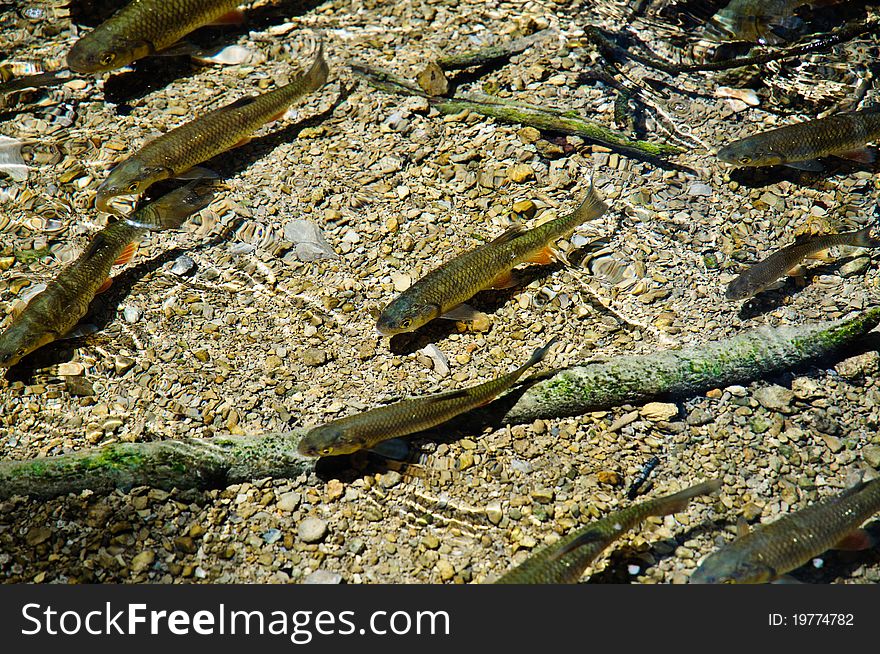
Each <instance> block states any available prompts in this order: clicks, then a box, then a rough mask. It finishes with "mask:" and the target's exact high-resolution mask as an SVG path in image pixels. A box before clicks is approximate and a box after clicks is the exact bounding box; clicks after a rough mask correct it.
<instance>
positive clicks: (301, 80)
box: [95, 46, 329, 211]
mask: <svg viewBox="0 0 880 654" xmlns="http://www.w3.org/2000/svg"><path fill="white" fill-rule="evenodd" d="M328 74H329V68H328V67H327V62H326V61H325V60H324V48H323V46H322V47H319V48H318V55H317V57H316V58H315V61H314V62H313V63H312V65H311V67H310V68H309V69H308V70H307V71H306V72H304V73H303V74H301V75H298V76H297V77H296V78H294V79H293V80H292V81H291V82H290V83H289V84H285V85H284V86H282V87H280V88H277V89H275V90H274V91H269V92H268V93H263V94H262V95H257V96H253V97H251V96H246V97H244V98H239V99H238V100H236V101H235V102H233V103H231V104H228V105H226V106H224V107H220V108H219V109H214V110H213V111H211V112H209V113H207V114H205V115H204V116H200V117H199V118H196V119H195V120H192V121H190V122H188V123H185V124H183V125H181V126H180V127H176V128H175V129H172V130H171V131H170V132H167V133H166V134H163V135H162V136H160V137H158V138H156V139H155V140H153V141H150V142H149V143H147V144H146V145H145V146H144V147H142V148H141V149H140V150H139V151H138V152H137V153H135V154H134V155H132V156H131V157H129V158H128V159H126V160H125V161H122V162H121V163H119V164H117V165H116V166H115V167H114V168H113V170H111V171H110V174H109V175H108V176H107V179H105V180H104V181H103V182H102V183H101V185H100V186H99V187H98V195H97V199H96V201H95V204H96V206H97V207H98V209H99V210H101V211H109V202H110V200H111V199H112V198H114V197H116V196H118V195H129V194H139V193H143V192H144V191H145V190H146V189H147V187H148V186H150V185H151V184H155V183H156V182H158V181H161V180H163V179H168V178H169V177H181V176H187V177H189V178H197V177H199V176H202V177H211V176H216V175H213V174H212V173H210V172H209V171H204V170H199V169H198V168H197V166H196V165H197V164H200V163H202V162H203V161H207V160H208V159H210V158H211V157H214V156H216V155H218V154H220V153H222V152H226V151H227V150H229V149H230V148H234V147H236V146H238V145H242V144H244V143H247V141H248V140H249V139H250V135H251V133H252V132H254V131H256V130H257V129H259V128H260V127H261V126H262V125H264V124H265V123H268V122H270V121H273V120H277V119H278V118H280V117H281V116H283V115H284V113H285V112H286V111H287V108H288V107H289V106H290V105H291V103H292V102H294V100H296V99H297V98H300V97H301V96H303V95H305V94H307V93H311V92H312V91H314V90H316V89H319V88H320V87H321V86H323V85H324V82H326V81H327V75H328Z"/></svg>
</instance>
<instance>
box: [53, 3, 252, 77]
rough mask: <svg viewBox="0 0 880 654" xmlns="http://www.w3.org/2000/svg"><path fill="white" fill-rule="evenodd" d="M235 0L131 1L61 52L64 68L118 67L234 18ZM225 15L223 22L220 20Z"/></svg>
mask: <svg viewBox="0 0 880 654" xmlns="http://www.w3.org/2000/svg"><path fill="white" fill-rule="evenodd" d="M239 4H241V2H240V0H132V2H130V3H129V4H127V5H126V6H125V7H123V8H122V9H120V10H119V11H117V12H116V13H115V14H113V15H112V16H111V17H110V18H108V19H107V20H106V21H104V22H103V23H101V24H100V25H98V27H96V28H95V29H94V30H92V31H91V32H89V33H88V34H86V35H85V36H83V37H82V38H81V39H79V40H78V41H77V42H76V43H74V44H73V47H72V48H71V49H70V50H69V51H68V53H67V66H68V68H70V69H71V70H73V71H76V72H78V73H103V72H106V71H110V70H115V69H117V68H122V67H123V66H127V65H128V64H130V63H132V62H134V61H137V60H138V59H141V58H143V57H146V56H148V55H151V54H155V53H156V52H160V51H162V50H165V49H167V48H169V47H170V46H172V45H174V44H176V43H177V42H178V41H179V40H180V39H181V37H183V36H185V35H186V34H189V33H190V32H192V31H193V30H196V29H198V28H199V27H202V26H204V25H210V24H213V23H218V22H230V20H231V19H232V18H233V17H234V18H238V19H239V20H240V16H241V14H240V12H237V11H236V7H238V5H239ZM224 19H226V20H224Z"/></svg>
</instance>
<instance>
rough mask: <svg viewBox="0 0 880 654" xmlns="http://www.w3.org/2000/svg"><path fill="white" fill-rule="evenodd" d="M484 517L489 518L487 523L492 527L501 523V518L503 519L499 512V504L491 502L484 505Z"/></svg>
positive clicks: (496, 501)
mask: <svg viewBox="0 0 880 654" xmlns="http://www.w3.org/2000/svg"><path fill="white" fill-rule="evenodd" d="M486 517H487V518H489V522H491V523H492V524H493V525H497V524H498V523H499V522H501V518H502V517H503V513H502V512H501V502H499V501H498V500H493V501H491V502H489V503H488V504H487V505H486Z"/></svg>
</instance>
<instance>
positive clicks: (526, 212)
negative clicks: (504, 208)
mask: <svg viewBox="0 0 880 654" xmlns="http://www.w3.org/2000/svg"><path fill="white" fill-rule="evenodd" d="M511 209H512V210H513V212H514V213H518V214H520V215H522V216H525V217H526V218H531V217H532V216H534V215H535V211H536V209H537V207H536V206H535V203H534V202H532V201H531V200H520V201H519V202H514V203H513V207H511Z"/></svg>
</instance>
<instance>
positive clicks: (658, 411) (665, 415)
mask: <svg viewBox="0 0 880 654" xmlns="http://www.w3.org/2000/svg"><path fill="white" fill-rule="evenodd" d="M640 413H641V414H642V415H643V416H644V417H645V418H647V419H648V420H650V421H651V422H661V421H669V420H671V419H672V418H674V417H675V416H677V415H678V406H677V405H675V404H670V403H667V402H648V403H647V404H646V405H645V406H643V407H642V408H641V411H640Z"/></svg>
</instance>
